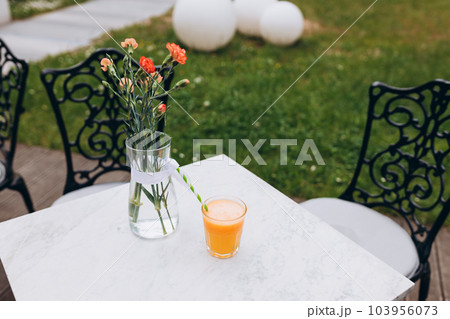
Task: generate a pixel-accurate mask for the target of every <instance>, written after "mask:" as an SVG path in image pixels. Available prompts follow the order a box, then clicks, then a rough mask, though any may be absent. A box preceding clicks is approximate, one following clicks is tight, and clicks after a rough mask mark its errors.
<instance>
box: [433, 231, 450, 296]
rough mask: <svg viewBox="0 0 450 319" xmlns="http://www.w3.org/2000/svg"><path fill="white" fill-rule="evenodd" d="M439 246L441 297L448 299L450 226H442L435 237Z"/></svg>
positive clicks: (449, 290)
mask: <svg viewBox="0 0 450 319" xmlns="http://www.w3.org/2000/svg"><path fill="white" fill-rule="evenodd" d="M436 241H437V243H438V247H439V260H438V262H439V268H440V274H441V278H440V282H441V286H442V291H443V299H444V300H450V245H449V244H450V228H442V229H441V230H440V232H439V235H438V236H437V238H436Z"/></svg>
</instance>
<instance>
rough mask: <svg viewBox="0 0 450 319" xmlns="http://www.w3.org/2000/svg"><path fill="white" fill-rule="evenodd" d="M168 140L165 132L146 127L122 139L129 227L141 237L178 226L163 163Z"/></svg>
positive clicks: (165, 233) (162, 234) (158, 234)
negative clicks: (127, 173) (127, 169)
mask: <svg viewBox="0 0 450 319" xmlns="http://www.w3.org/2000/svg"><path fill="white" fill-rule="evenodd" d="M170 143H171V138H170V137H169V136H168V135H167V134H164V133H162V132H150V131H143V132H140V133H138V134H136V135H134V136H132V137H129V138H128V139H127V140H126V142H125V144H126V147H127V161H128V164H129V166H130V168H131V180H130V193H129V203H128V215H129V222H130V228H131V230H132V232H133V233H134V234H136V235H137V236H139V237H142V238H162V237H165V236H168V235H170V234H172V233H173V232H174V231H175V230H176V229H177V226H178V207H177V198H176V194H175V188H174V186H173V181H172V178H171V176H170V175H169V174H168V172H167V166H166V165H167V164H168V162H169V160H170Z"/></svg>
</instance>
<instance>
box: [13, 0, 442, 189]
mask: <svg viewBox="0 0 450 319" xmlns="http://www.w3.org/2000/svg"><path fill="white" fill-rule="evenodd" d="M292 2H294V3H296V4H297V5H299V7H300V8H301V9H302V11H303V14H304V16H305V17H306V18H307V19H308V20H310V21H312V22H313V24H314V26H315V27H314V28H313V32H307V33H306V34H305V35H304V36H303V37H302V38H301V40H300V41H299V42H298V43H296V44H295V45H294V46H291V47H287V48H283V47H276V46H273V45H270V44H268V43H265V42H264V41H262V40H261V39H255V38H248V37H244V36H241V35H239V34H237V35H236V36H235V37H234V39H233V40H232V42H231V43H230V44H229V45H228V46H227V47H226V48H224V49H222V50H220V51H218V52H216V53H213V54H207V53H201V52H196V51H192V50H187V51H188V61H187V64H186V65H184V66H180V67H178V68H177V75H176V80H177V79H181V78H185V77H187V78H189V79H190V80H191V82H192V85H190V86H189V87H188V88H186V89H183V90H181V91H179V92H176V94H174V97H175V98H176V100H177V101H178V102H179V103H180V104H181V105H182V106H183V107H184V108H185V109H186V110H187V111H188V112H189V114H191V115H192V116H193V117H194V118H195V120H196V121H197V122H198V123H199V125H197V124H196V123H195V122H194V121H193V120H191V119H190V118H189V117H188V116H187V115H186V114H185V113H184V112H183V111H182V110H181V109H180V108H178V107H177V106H176V105H173V109H172V110H171V112H170V114H169V115H168V126H167V130H166V131H167V133H169V134H170V135H172V136H173V157H174V158H175V159H176V160H178V161H179V162H180V163H181V164H187V163H190V162H192V160H193V159H192V148H193V147H192V140H193V139H199V138H221V139H225V149H224V152H225V153H226V154H228V146H227V144H228V140H229V139H236V140H238V142H237V160H238V162H242V161H243V160H244V158H245V157H246V156H247V155H248V152H247V151H246V148H245V146H244V145H243V144H242V143H241V142H240V141H239V140H240V139H249V140H250V141H251V142H252V143H253V144H254V143H256V142H257V141H258V139H267V141H266V143H265V144H264V145H263V146H262V148H261V149H260V154H261V155H262V157H263V158H264V160H265V161H266V163H267V165H265V166H259V165H257V164H256V163H255V161H254V160H252V161H251V162H250V164H249V165H247V168H248V169H250V170H251V171H252V172H254V173H255V174H257V175H258V176H260V177H261V178H263V179H264V180H266V181H267V182H269V183H270V184H272V185H273V186H275V187H276V188H278V189H279V190H280V191H282V192H284V193H285V194H288V195H290V196H295V197H300V198H311V197H318V196H338V195H339V194H341V193H342V191H343V190H344V189H345V187H346V186H347V184H348V183H349V181H350V178H351V176H352V174H353V171H354V168H355V163H356V161H357V158H358V154H359V149H360V145H361V141H362V134H363V130H364V126H365V120H366V112H367V105H368V88H369V86H370V84H371V83H372V82H374V81H381V82H385V83H388V84H390V85H393V86H398V87H409V86H415V85H418V84H421V83H424V82H426V81H429V80H432V79H435V78H444V79H450V69H449V67H448V66H449V62H450V59H449V57H450V45H449V43H450V42H449V40H450V36H449V32H448V30H449V29H450V21H449V19H448V15H447V13H448V12H449V10H450V3H449V2H448V1H447V0H433V1H419V0H397V1H387V0H380V1H378V3H376V4H375V5H374V6H373V8H372V9H371V10H370V11H369V12H368V13H367V14H366V15H365V16H364V17H362V18H361V20H360V21H359V22H358V23H356V24H355V25H354V26H353V28H351V29H350V30H349V31H348V32H347V34H345V35H344V36H343V37H342V38H341V40H340V41H338V42H337V43H336V44H335V45H334V47H333V48H331V49H330V50H329V51H328V52H327V53H326V54H325V55H324V56H323V57H322V59H320V60H319V61H318V62H317V63H316V64H315V65H314V66H313V67H312V68H311V69H310V70H309V71H308V72H307V73H306V74H305V75H304V76H303V77H302V78H301V79H300V80H299V81H298V82H297V83H296V84H295V85H294V86H292V88H291V89H290V90H289V91H288V92H287V93H286V94H284V95H283V97H281V98H280V99H279V100H278V102H277V103H276V104H275V105H274V106H273V107H272V108H271V109H270V110H269V111H268V112H267V113H266V114H265V115H264V116H263V117H261V119H260V120H259V121H258V122H257V123H256V124H255V125H252V123H253V122H254V121H255V120H256V119H257V118H258V117H259V116H260V114H261V113H262V112H263V111H264V110H266V108H267V107H268V106H269V105H271V104H272V103H273V102H274V101H275V100H276V99H277V98H278V97H279V96H280V94H282V93H283V92H284V91H285V89H286V88H287V87H288V86H289V85H291V83H292V82H294V81H295V80H296V79H297V78H298V77H299V76H300V74H301V73H302V72H303V71H304V70H306V69H307V68H308V67H309V66H310V65H311V63H313V61H314V60H315V59H316V58H317V57H318V56H319V55H321V54H322V52H324V50H325V49H327V47H328V46H329V45H330V44H331V43H333V41H335V40H336V39H337V38H338V37H339V36H340V35H341V34H342V32H344V31H345V30H346V29H347V27H348V26H349V25H350V24H351V23H352V22H353V21H354V20H355V19H356V18H357V17H358V16H359V15H360V14H361V13H362V12H363V11H364V10H365V9H366V8H367V7H368V6H369V5H370V4H371V3H372V2H373V1H371V0H357V1H356V0H342V1H324V0H303V1H292ZM112 35H113V37H114V38H115V39H118V40H119V41H120V40H121V39H123V38H125V37H135V38H136V40H137V41H138V42H139V44H140V46H139V48H138V50H137V51H138V52H137V54H136V56H137V57H139V56H140V55H146V56H149V57H152V58H154V60H155V62H156V63H158V62H161V61H162V59H163V58H164V56H165V55H166V54H167V51H166V49H165V44H166V43H167V42H178V40H177V38H176V36H175V34H174V32H173V30H172V28H171V20H170V15H166V16H164V17H160V18H155V19H152V20H151V21H150V22H149V23H146V24H140V25H135V26H132V27H128V28H125V29H122V30H117V31H114V32H112ZM102 47H116V44H115V43H114V42H113V40H111V39H110V38H109V37H106V36H105V37H103V38H101V39H99V40H98V41H96V42H95V44H94V45H93V46H92V47H89V48H84V49H81V50H78V51H77V52H74V53H70V54H62V55H59V56H57V57H51V58H47V59H45V60H43V61H41V62H39V63H32V64H31V70H30V77H29V82H28V92H27V93H28V94H27V96H26V99H25V105H26V107H27V112H26V113H25V114H24V115H23V117H22V118H21V124H20V126H21V127H20V142H23V143H26V144H33V145H41V146H45V147H51V148H61V140H60V136H59V132H58V129H57V127H56V123H55V118H54V116H53V112H52V111H51V107H50V104H49V102H48V99H47V97H46V95H45V93H44V90H43V87H42V84H41V82H40V80H39V73H40V71H41V70H42V69H43V68H46V67H56V68H59V67H68V66H72V65H74V64H75V63H77V62H79V61H81V60H83V59H84V58H85V57H86V56H88V55H89V54H90V53H91V52H92V51H93V50H94V49H95V48H102ZM80 116H83V114H80ZM276 138H284V139H287V138H290V139H298V143H299V145H297V146H291V147H290V148H289V153H288V165H284V166H283V165H280V164H279V153H280V149H279V147H276V146H271V145H270V144H269V139H276ZM385 138H386V136H385V134H384V132H383V131H378V132H376V134H375V136H374V140H376V141H383V140H385ZM305 139H313V140H314V142H315V144H316V145H317V147H318V149H319V151H320V152H321V155H322V157H323V159H324V161H325V163H326V165H324V166H319V165H317V164H315V163H313V162H306V163H305V164H304V165H302V166H296V165H294V163H295V160H296V159H297V156H298V154H299V152H300V148H301V145H302V144H303V141H304V140H305ZM202 150H203V149H202ZM204 151H205V152H206V153H207V152H208V151H212V148H211V149H208V148H205V149H204ZM449 177H450V176H449ZM448 180H450V179H447V181H448ZM199 191H200V192H201V190H199Z"/></svg>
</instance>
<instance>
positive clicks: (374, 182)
mask: <svg viewBox="0 0 450 319" xmlns="http://www.w3.org/2000/svg"><path fill="white" fill-rule="evenodd" d="M449 89H450V82H447V81H444V80H434V81H431V82H428V83H426V84H424V85H421V86H418V87H415V88H407V89H400V88H393V87H390V86H387V85H385V84H383V83H379V82H375V83H373V84H372V86H371V87H370V90H369V97H370V103H369V112H368V118H367V124H366V129H365V134H364V139H363V143H362V148H361V152H360V157H359V160H358V163H357V167H356V171H355V173H354V176H353V179H352V181H351V182H350V185H349V186H348V188H347V189H346V191H345V192H344V193H343V194H342V195H341V196H340V198H339V199H332V198H318V199H312V200H309V201H306V202H304V203H302V204H301V205H302V206H303V207H304V208H306V209H308V210H309V211H311V212H313V213H314V214H316V215H318V216H319V217H321V218H322V219H323V220H324V221H326V222H327V223H329V224H330V225H331V226H333V227H334V228H336V229H337V230H339V231H341V232H342V233H343V234H344V235H347V236H348V237H350V238H351V239H353V240H354V241H355V242H357V243H358V244H360V245H361V246H363V247H365V248H366V249H367V250H369V251H370V252H372V253H373V254H374V255H376V256H378V257H379V258H380V259H381V260H383V261H385V262H386V263H387V264H390V265H391V266H392V267H394V268H395V269H397V270H398V271H400V272H401V273H403V274H404V275H405V276H407V277H408V278H410V279H411V280H412V281H417V280H419V279H421V283H420V290H419V299H420V300H425V299H426V298H427V295H428V290H429V284H430V265H429V262H428V259H429V256H430V253H431V249H432V244H433V241H434V239H435V238H436V235H437V233H438V231H439V229H440V228H441V227H442V225H443V224H444V221H445V220H446V218H447V217H448V215H449V212H450V188H449V187H448V186H449V185H448V184H447V185H446V184H445V177H446V178H447V183H448V180H449V177H450V176H448V175H449V171H448V168H449V164H450V156H449V153H450V107H449V101H450V93H449ZM373 134H375V136H373ZM371 135H372V137H371ZM374 138H377V139H374ZM369 142H370V143H369ZM386 146H387V148H386ZM446 186H447V187H446ZM371 208H378V209H380V210H382V211H386V212H389V211H391V212H393V213H398V214H400V215H401V216H402V217H403V218H404V220H405V221H406V223H407V225H408V228H409V230H410V234H408V233H407V232H406V231H404V230H403V229H402V228H401V227H400V226H398V225H397V224H396V223H394V222H393V221H392V220H391V219H390V218H387V217H385V216H383V215H381V214H379V213H378V212H375V211H374V210H372V209H371ZM430 214H432V215H433V216H434V217H433V218H432V219H433V221H431V222H430V220H428V221H426V222H424V221H423V220H422V219H423V216H424V215H430ZM428 224H431V226H427V225H428Z"/></svg>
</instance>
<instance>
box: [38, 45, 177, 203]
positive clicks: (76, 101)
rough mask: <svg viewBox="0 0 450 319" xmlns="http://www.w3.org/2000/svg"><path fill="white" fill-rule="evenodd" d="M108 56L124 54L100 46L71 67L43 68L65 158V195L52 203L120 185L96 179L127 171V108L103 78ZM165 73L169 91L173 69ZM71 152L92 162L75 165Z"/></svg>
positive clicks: (42, 74) (117, 57)
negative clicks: (84, 164)
mask: <svg viewBox="0 0 450 319" xmlns="http://www.w3.org/2000/svg"><path fill="white" fill-rule="evenodd" d="M106 55H109V56H110V57H111V58H112V59H113V60H114V61H115V62H116V63H119V62H120V61H122V59H123V57H124V54H123V53H122V52H121V51H118V50H115V49H99V50H97V51H95V52H94V53H92V54H91V55H90V56H89V57H88V58H87V59H86V60H85V61H83V62H81V63H79V64H77V65H75V66H73V67H70V68H67V69H45V70H43V71H42V73H41V80H42V82H43V84H44V86H45V89H46V90H47V94H48V96H49V99H50V103H51V105H52V108H53V111H54V113H55V116H56V121H57V123H58V127H59V130H60V133H61V137H62V142H63V146H64V152H65V156H66V162H67V177H66V183H65V186H64V190H63V194H64V196H62V197H61V198H59V199H58V200H57V201H56V202H55V203H54V205H55V204H59V203H62V202H65V201H68V200H71V199H75V198H78V197H80V196H84V195H86V194H92V193H95V192H97V191H101V190H103V189H106V188H109V187H113V186H116V185H118V183H103V184H96V185H94V183H95V182H96V180H97V179H98V178H99V177H101V176H103V175H104V174H106V173H109V172H113V171H129V167H128V166H127V165H126V149H125V143H124V141H125V139H126V133H125V125H124V122H123V120H124V116H126V114H127V111H126V108H125V107H124V105H122V104H121V102H120V101H119V99H118V98H117V97H116V96H115V95H114V94H112V93H111V92H110V91H109V90H108V89H106V88H105V87H104V86H103V84H102V81H103V80H108V79H109V75H108V73H107V72H103V71H102V70H101V69H100V61H101V59H102V58H105V57H106ZM133 63H134V65H135V66H136V68H138V67H139V64H138V63H137V62H136V61H133ZM157 69H158V67H157ZM162 75H163V77H164V79H163V82H162V83H163V87H164V89H165V90H168V89H169V88H170V84H171V81H172V79H173V73H171V74H170V75H169V76H167V77H166V76H164V75H165V72H164V70H163V72H162ZM167 98H168V97H167V96H165V97H163V98H161V101H162V102H163V103H167ZM80 114H83V115H84V116H85V117H84V118H83V116H80ZM158 129H159V130H160V131H162V130H163V129H164V121H160V123H159V126H158ZM72 152H76V153H79V154H81V155H82V156H83V157H84V158H85V159H87V160H89V162H90V163H91V164H92V165H91V166H89V167H76V166H77V165H75V163H74V159H73V156H72Z"/></svg>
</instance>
